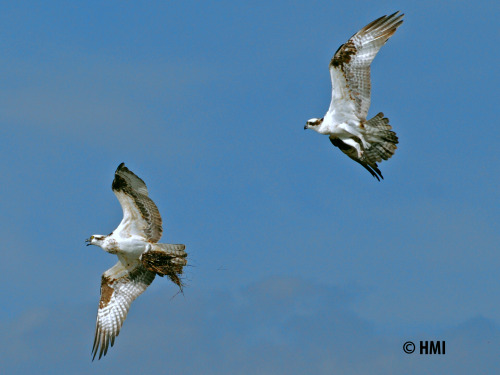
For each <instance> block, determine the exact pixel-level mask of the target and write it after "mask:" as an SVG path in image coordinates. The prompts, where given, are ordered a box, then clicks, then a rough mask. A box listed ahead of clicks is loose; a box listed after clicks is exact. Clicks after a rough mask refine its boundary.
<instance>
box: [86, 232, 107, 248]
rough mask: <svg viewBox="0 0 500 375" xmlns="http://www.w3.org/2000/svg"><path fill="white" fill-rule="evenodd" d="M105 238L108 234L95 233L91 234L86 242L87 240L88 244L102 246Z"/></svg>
mask: <svg viewBox="0 0 500 375" xmlns="http://www.w3.org/2000/svg"><path fill="white" fill-rule="evenodd" d="M105 238H106V236H102V235H100V234H94V235H93V236H90V238H87V239H86V240H85V242H87V246H90V245H96V246H101V245H102V243H103V242H104V239H105Z"/></svg>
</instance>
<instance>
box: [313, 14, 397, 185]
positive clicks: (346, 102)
mask: <svg viewBox="0 0 500 375" xmlns="http://www.w3.org/2000/svg"><path fill="white" fill-rule="evenodd" d="M398 13H399V12H396V13H394V14H391V15H390V16H382V17H380V18H378V19H376V20H375V21H373V22H371V23H369V24H368V25H366V26H365V27H363V28H362V29H361V30H360V31H358V32H357V33H356V34H354V35H353V36H352V37H351V39H349V40H348V41H347V43H345V44H343V45H341V46H340V47H339V49H338V50H337V52H335V55H334V56H333V58H332V60H331V61H330V76H331V79H332V101H331V103H330V108H329V109H328V112H327V113H326V115H325V116H324V117H323V118H320V119H318V118H313V119H310V120H309V121H307V123H306V125H305V127H304V129H313V130H315V131H317V132H318V133H320V134H327V135H329V136H330V141H331V142H332V144H333V145H334V146H336V147H338V148H339V149H340V150H341V151H342V152H343V153H344V154H346V155H347V156H349V157H350V158H351V159H352V160H354V161H356V162H358V163H359V164H361V165H362V166H363V167H365V168H366V169H367V170H368V171H369V172H370V173H371V174H372V176H374V177H376V178H377V180H379V181H380V178H382V179H383V178H384V177H382V173H381V172H380V170H379V169H378V166H377V162H380V161H382V160H387V159H389V158H390V157H391V156H392V155H393V154H394V151H395V150H396V148H397V147H396V144H397V143H398V137H397V136H396V133H395V132H393V131H392V130H391V126H390V125H389V120H388V119H387V118H384V114H383V113H382V112H380V113H379V114H377V115H376V116H375V117H373V118H372V119H370V120H368V121H367V120H366V115H367V114H368V108H369V107H370V88H371V83H370V64H371V62H372V61H373V59H374V58H375V55H376V54H377V52H378V51H379V49H380V48H381V47H382V46H383V45H384V44H385V43H386V42H387V40H388V39H389V38H390V37H391V36H392V35H393V34H394V33H395V32H396V29H397V28H398V27H399V26H401V24H402V23H403V20H402V18H403V16H404V14H401V15H398ZM379 176H380V178H379Z"/></svg>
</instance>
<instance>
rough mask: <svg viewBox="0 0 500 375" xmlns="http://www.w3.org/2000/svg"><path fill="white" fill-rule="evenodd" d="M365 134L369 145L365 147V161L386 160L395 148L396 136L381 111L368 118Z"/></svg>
mask: <svg viewBox="0 0 500 375" xmlns="http://www.w3.org/2000/svg"><path fill="white" fill-rule="evenodd" d="M364 125H365V134H366V138H367V141H368V142H369V143H370V145H371V146H370V147H369V148H367V149H365V154H364V156H365V157H366V159H367V161H369V162H371V163H377V162H380V161H382V160H387V159H390V158H391V157H392V155H394V152H395V151H396V149H397V146H396V144H397V143H398V137H397V135H396V133H395V132H394V131H392V130H391V129H392V127H391V125H389V119H388V118H386V117H384V114H383V113H382V112H380V113H378V114H377V115H376V116H375V117H373V118H371V119H370V120H368V121H367V122H366V123H365V124H364Z"/></svg>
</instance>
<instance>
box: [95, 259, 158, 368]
mask: <svg viewBox="0 0 500 375" xmlns="http://www.w3.org/2000/svg"><path fill="white" fill-rule="evenodd" d="M154 278H155V273H154V272H151V271H149V270H147V269H146V268H144V266H143V265H142V264H141V263H140V262H139V260H137V262H135V263H134V264H133V265H132V266H130V267H128V268H125V267H124V266H123V264H122V263H121V261H118V263H117V264H115V265H114V266H113V267H112V268H110V269H109V270H107V271H106V272H104V274H103V275H102V278H101V299H100V301H99V308H98V310H97V320H96V330H95V337H94V345H93V347H92V355H93V357H92V360H94V359H95V357H96V355H97V353H98V352H99V357H98V359H101V357H102V356H103V355H106V353H107V352H108V349H109V346H113V345H114V343H115V337H116V336H118V334H119V333H120V329H121V327H122V325H123V322H124V321H125V319H126V317H127V313H128V310H129V308H130V305H131V304H132V302H133V301H134V300H135V299H136V298H137V297H138V296H139V295H141V294H142V293H143V292H144V291H145V290H146V288H147V287H148V286H149V285H150V284H151V283H152V282H153V280H154Z"/></svg>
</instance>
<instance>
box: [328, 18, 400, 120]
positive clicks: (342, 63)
mask: <svg viewBox="0 0 500 375" xmlns="http://www.w3.org/2000/svg"><path fill="white" fill-rule="evenodd" d="M403 16H404V14H399V12H396V13H394V14H391V15H390V16H382V17H380V18H378V19H376V20H375V21H373V22H370V23H369V24H368V25H366V26H365V27H363V28H362V29H361V30H359V31H358V32H357V33H356V34H354V35H353V36H352V37H351V38H350V39H349V40H348V41H347V43H345V44H343V45H341V46H340V47H339V49H338V50H337V52H335V55H334V56H333V58H332V60H331V61H330V75H331V77H332V85H333V86H335V85H338V84H339V82H345V83H346V85H347V87H346V88H344V87H333V91H334V94H333V95H332V103H331V104H330V108H333V107H334V106H335V101H336V100H338V98H339V97H340V95H335V91H336V90H337V91H343V90H345V89H347V90H348V94H349V96H350V99H351V100H353V101H354V103H355V109H356V114H357V115H358V118H360V119H363V120H364V119H366V116H367V114H368V109H369V108H370V95H371V82H370V64H371V63H372V61H373V59H374V58H375V56H376V55H377V53H378V51H379V50H380V48H381V47H382V46H383V45H384V44H385V43H386V42H387V40H388V39H389V38H390V37H391V36H392V35H393V34H394V33H395V32H396V30H397V28H398V27H399V26H400V25H401V24H402V23H403V20H402V18H403ZM344 80H345V81H344Z"/></svg>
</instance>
